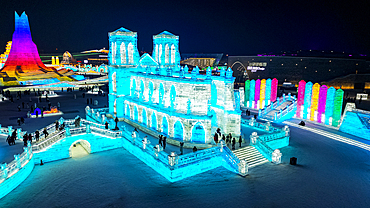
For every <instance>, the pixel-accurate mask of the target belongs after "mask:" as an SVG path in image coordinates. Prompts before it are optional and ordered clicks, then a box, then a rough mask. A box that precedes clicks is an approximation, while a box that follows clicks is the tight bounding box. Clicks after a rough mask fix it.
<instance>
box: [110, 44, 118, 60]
mask: <svg viewBox="0 0 370 208" xmlns="http://www.w3.org/2000/svg"><path fill="white" fill-rule="evenodd" d="M111 48H112V64H115V63H116V49H117V45H116V42H113V43H112V46H111Z"/></svg>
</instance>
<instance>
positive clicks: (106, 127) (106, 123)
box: [105, 121, 108, 129]
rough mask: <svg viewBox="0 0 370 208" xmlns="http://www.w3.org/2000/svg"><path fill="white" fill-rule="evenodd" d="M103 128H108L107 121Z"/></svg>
mask: <svg viewBox="0 0 370 208" xmlns="http://www.w3.org/2000/svg"><path fill="white" fill-rule="evenodd" d="M105 129H108V122H107V121H106V122H105Z"/></svg>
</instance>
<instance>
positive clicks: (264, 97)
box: [244, 78, 278, 109]
mask: <svg viewBox="0 0 370 208" xmlns="http://www.w3.org/2000/svg"><path fill="white" fill-rule="evenodd" d="M277 87H278V80H277V79H276V78H274V79H272V80H271V79H267V80H266V79H262V80H260V79H257V80H247V81H245V87H244V106H246V107H248V108H256V109H263V108H264V107H265V106H268V105H270V103H273V102H275V101H276V98H277Z"/></svg>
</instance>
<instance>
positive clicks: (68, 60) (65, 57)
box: [61, 51, 77, 65]
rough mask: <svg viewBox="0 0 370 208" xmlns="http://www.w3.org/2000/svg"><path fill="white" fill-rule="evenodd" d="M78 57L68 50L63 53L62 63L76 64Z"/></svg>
mask: <svg viewBox="0 0 370 208" xmlns="http://www.w3.org/2000/svg"><path fill="white" fill-rule="evenodd" d="M76 63H77V62H76V59H74V58H73V56H72V54H71V53H69V52H68V51H66V52H64V54H63V60H62V62H61V64H66V65H67V64H68V65H73V64H76Z"/></svg>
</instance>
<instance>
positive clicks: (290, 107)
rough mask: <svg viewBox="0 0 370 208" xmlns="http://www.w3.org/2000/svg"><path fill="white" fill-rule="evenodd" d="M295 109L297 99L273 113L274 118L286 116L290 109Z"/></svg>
mask: <svg viewBox="0 0 370 208" xmlns="http://www.w3.org/2000/svg"><path fill="white" fill-rule="evenodd" d="M296 109H297V100H294V101H293V102H292V103H291V104H290V105H288V106H287V107H285V108H284V109H283V110H281V111H279V112H276V113H275V118H274V120H279V119H281V118H283V117H284V116H286V115H287V114H288V113H291V112H292V111H296Z"/></svg>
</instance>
